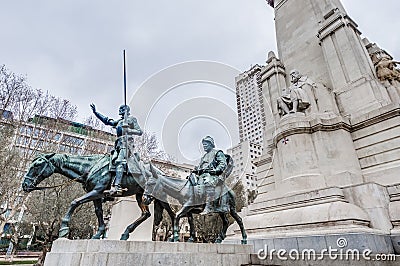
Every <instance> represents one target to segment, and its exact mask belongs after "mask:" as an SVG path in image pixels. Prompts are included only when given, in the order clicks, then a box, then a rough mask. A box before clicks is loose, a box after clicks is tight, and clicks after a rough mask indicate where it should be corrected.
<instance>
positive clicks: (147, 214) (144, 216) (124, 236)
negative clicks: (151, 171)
mask: <svg viewBox="0 0 400 266" xmlns="http://www.w3.org/2000/svg"><path fill="white" fill-rule="evenodd" d="M142 196H143V194H136V201H137V204H138V205H139V208H140V210H141V211H142V215H141V216H140V217H139V218H138V219H137V220H136V221H134V222H133V223H131V224H130V225H128V227H127V228H126V229H125V232H124V233H123V234H122V235H121V238H120V240H127V239H128V238H129V234H130V233H132V232H133V230H135V229H136V227H138V226H139V225H140V224H141V223H143V222H144V221H145V220H147V219H148V218H149V217H150V216H151V214H150V211H149V206H147V205H145V204H143V200H142Z"/></svg>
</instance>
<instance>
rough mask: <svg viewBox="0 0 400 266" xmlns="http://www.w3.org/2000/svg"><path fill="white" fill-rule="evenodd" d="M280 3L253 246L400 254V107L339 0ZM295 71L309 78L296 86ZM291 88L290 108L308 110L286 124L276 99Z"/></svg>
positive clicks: (235, 235)
mask: <svg viewBox="0 0 400 266" xmlns="http://www.w3.org/2000/svg"><path fill="white" fill-rule="evenodd" d="M273 3H274V9H275V21H276V24H275V25H276V35H277V42H278V55H279V59H278V58H276V56H275V54H274V53H271V52H270V53H269V55H268V60H267V65H266V66H265V67H264V68H263V69H262V70H261V75H262V77H261V83H262V90H263V96H264V99H265V101H266V103H265V105H269V106H270V107H271V108H270V110H271V113H268V114H267V115H266V116H267V119H266V122H267V124H266V127H265V128H266V130H265V134H264V140H263V141H264V147H263V148H264V149H263V155H262V156H261V157H260V158H258V159H257V160H256V161H255V163H256V165H257V178H258V180H259V188H258V192H259V194H258V197H257V198H256V200H255V201H254V203H253V204H251V205H250V206H249V207H248V210H247V214H246V215H245V217H243V222H244V226H245V228H246V229H247V233H248V239H249V243H254V245H255V248H256V249H257V248H262V247H263V246H264V245H268V246H271V247H275V248H277V247H279V248H284V249H286V250H290V249H291V248H298V249H302V248H303V249H307V248H313V247H315V245H316V244H317V245H319V246H322V247H324V246H327V245H329V243H331V242H332V241H333V239H338V238H340V237H343V238H346V239H347V240H348V242H349V245H350V246H351V247H354V248H356V249H358V250H363V249H364V248H369V249H371V251H372V252H374V253H393V252H394V251H397V252H399V251H398V250H400V234H399V232H400V230H399V228H400V227H399V226H400V216H399V211H400V203H399V202H400V197H399V195H400V190H399V183H400V179H399V176H400V127H399V124H400V102H399V98H398V97H397V98H396V97H389V92H388V88H387V87H388V86H384V85H383V84H382V82H381V81H380V80H378V78H377V74H376V71H375V68H374V65H373V63H372V61H371V58H370V55H369V53H368V51H367V49H366V47H365V44H364V43H363V42H362V40H361V37H360V34H361V33H360V32H359V31H358V29H357V27H358V26H357V24H356V23H355V22H354V21H352V20H351V18H350V17H349V16H348V14H347V13H346V11H345V10H344V8H343V6H342V4H341V3H340V0H325V1H317V0H315V1H308V0H307V1H306V0H275V1H273ZM397 61H398V60H397ZM292 69H297V70H298V71H299V73H301V75H299V76H296V75H294V76H292V77H291V78H292V79H291V80H289V76H290V75H288V74H289V71H291V70H292ZM293 73H295V72H293ZM296 78H297V79H296ZM396 84H397V83H393V84H392V85H393V86H395V85H396ZM289 86H291V88H293V91H292V92H291V93H290V97H289V98H290V101H291V102H296V101H298V102H297V103H299V104H300V103H301V101H303V100H305V102H306V103H309V106H307V107H306V109H305V110H300V109H298V110H291V111H292V112H294V113H290V114H286V115H283V116H282V113H279V111H280V110H279V109H278V108H277V105H278V102H277V99H278V97H281V96H282V94H283V92H287V90H286V89H285V88H288V87H289ZM396 86H397V85H396ZM284 89H285V90H284ZM295 89H296V90H300V89H301V91H302V92H304V93H305V94H306V95H307V96H308V97H303V96H297V95H296V94H297V93H295V92H296V90H295ZM399 89H400V87H399ZM293 92H294V93H293ZM299 95H300V94H299ZM285 96H286V95H285ZM307 98H309V99H307ZM286 99H288V98H286ZM279 103H280V105H282V98H280V101H279ZM284 113H285V112H284ZM238 229H239V228H237V226H236V225H233V226H232V227H231V228H230V229H229V233H228V237H227V239H226V241H227V242H229V241H236V239H237V240H239V239H240V232H239V230H238Z"/></svg>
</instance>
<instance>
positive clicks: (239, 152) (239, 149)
mask: <svg viewBox="0 0 400 266" xmlns="http://www.w3.org/2000/svg"><path fill="white" fill-rule="evenodd" d="M261 71H262V66H259V65H255V66H253V67H251V68H250V69H249V70H247V71H245V72H243V73H242V74H240V75H239V76H238V77H236V79H235V82H236V100H237V111H238V124H239V136H240V143H239V144H237V145H236V146H234V147H232V148H230V149H228V151H227V152H228V154H230V155H231V156H232V158H233V160H234V162H235V167H234V169H233V171H232V177H233V179H234V180H239V179H240V180H241V181H242V183H243V185H244V187H245V188H246V189H247V190H257V178H256V170H257V168H256V166H255V165H254V163H253V160H254V159H256V158H257V157H259V156H261V153H262V144H263V135H264V128H265V125H266V121H265V111H264V110H265V109H264V108H265V107H264V100H263V95H262V90H261V86H260V85H261V80H260V77H261V76H260V73H261Z"/></svg>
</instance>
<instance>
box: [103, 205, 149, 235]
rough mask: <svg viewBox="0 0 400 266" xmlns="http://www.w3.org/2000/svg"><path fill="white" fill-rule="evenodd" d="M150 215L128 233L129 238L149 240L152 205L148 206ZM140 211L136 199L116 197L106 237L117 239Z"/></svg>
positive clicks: (137, 216) (138, 215)
mask: <svg viewBox="0 0 400 266" xmlns="http://www.w3.org/2000/svg"><path fill="white" fill-rule="evenodd" d="M149 209H150V213H151V214H152V216H150V218H148V219H147V220H146V221H144V222H143V223H142V224H141V225H139V226H138V228H136V230H135V231H133V233H131V234H130V235H129V240H135V241H151V236H152V230H153V217H154V216H153V214H154V205H153V204H151V205H150V206H149ZM141 214H142V212H141V211H140V209H139V207H138V204H137V201H136V199H134V198H133V197H126V198H121V199H118V201H117V202H116V203H115V204H114V206H113V207H112V210H111V219H110V224H109V229H108V231H107V239H110V240H119V239H120V237H121V235H122V233H123V232H124V231H125V228H126V227H127V226H128V225H130V224H131V223H133V222H134V221H135V220H136V219H137V218H139V217H140V215H141Z"/></svg>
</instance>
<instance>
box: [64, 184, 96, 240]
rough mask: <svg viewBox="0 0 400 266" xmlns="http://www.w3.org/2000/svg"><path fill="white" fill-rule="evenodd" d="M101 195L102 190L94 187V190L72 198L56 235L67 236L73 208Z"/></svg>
mask: <svg viewBox="0 0 400 266" xmlns="http://www.w3.org/2000/svg"><path fill="white" fill-rule="evenodd" d="M102 197H103V193H102V191H101V190H96V189H95V190H92V191H90V192H88V193H86V194H85V195H83V196H82V197H79V198H77V199H74V200H73V201H72V202H71V205H70V207H69V209H68V212H67V214H65V216H64V218H63V219H62V222H61V228H60V231H59V232H58V236H59V237H67V236H68V234H69V227H68V224H69V221H70V220H71V216H72V214H73V213H74V211H75V209H76V208H77V207H78V206H79V205H81V204H83V203H86V202H89V201H93V200H97V199H101V198H102Z"/></svg>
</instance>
